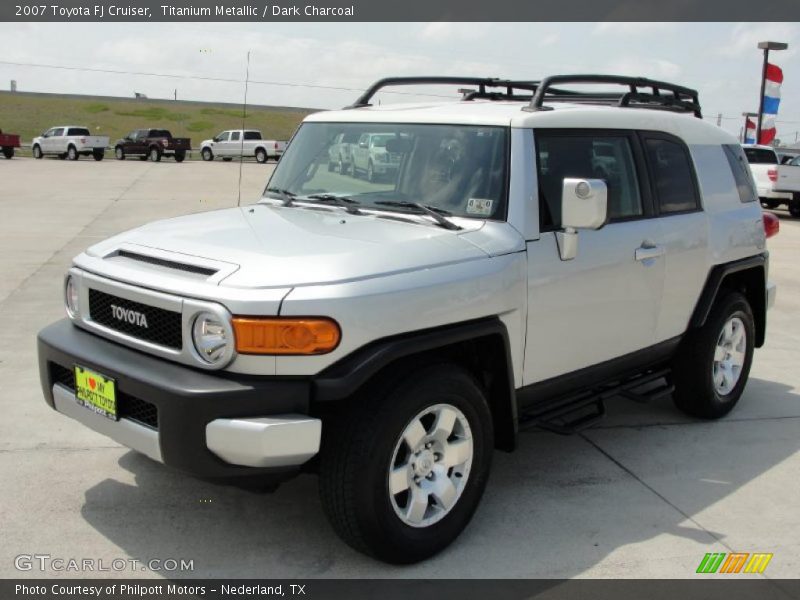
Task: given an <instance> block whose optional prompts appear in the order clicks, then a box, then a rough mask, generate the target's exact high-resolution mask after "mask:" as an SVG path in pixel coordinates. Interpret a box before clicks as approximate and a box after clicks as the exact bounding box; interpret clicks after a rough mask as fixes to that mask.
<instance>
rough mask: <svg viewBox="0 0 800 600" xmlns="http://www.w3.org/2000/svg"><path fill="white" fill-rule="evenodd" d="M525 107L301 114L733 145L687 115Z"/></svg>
mask: <svg viewBox="0 0 800 600" xmlns="http://www.w3.org/2000/svg"><path fill="white" fill-rule="evenodd" d="M527 105H528V103H527V102H520V101H510V100H471V101H458V102H429V103H416V104H385V105H382V106H368V107H364V108H355V109H345V110H335V111H323V112H317V113H314V114H312V115H309V116H308V117H306V119H305V121H306V122H338V123H342V122H373V123H428V124H434V123H442V124H458V125H495V126H504V127H518V128H537V127H541V128H545V127H546V128H561V127H563V128H595V129H596V128H603V129H640V130H653V131H663V132H666V133H672V134H673V135H676V136H678V137H680V138H681V139H683V140H684V141H685V142H686V143H689V144H712V143H713V144H732V143H738V140H737V139H736V138H735V137H733V136H732V135H730V134H729V133H727V132H725V131H723V130H722V129H720V128H719V127H716V126H715V125H712V124H711V123H706V122H705V121H703V120H702V119H697V118H695V116H694V115H692V114H690V113H674V112H669V111H665V110H656V109H646V108H620V107H617V106H604V105H587V104H569V103H565V102H552V103H545V107H546V108H547V110H540V111H536V112H527V111H524V110H522V109H523V107H525V106H527Z"/></svg>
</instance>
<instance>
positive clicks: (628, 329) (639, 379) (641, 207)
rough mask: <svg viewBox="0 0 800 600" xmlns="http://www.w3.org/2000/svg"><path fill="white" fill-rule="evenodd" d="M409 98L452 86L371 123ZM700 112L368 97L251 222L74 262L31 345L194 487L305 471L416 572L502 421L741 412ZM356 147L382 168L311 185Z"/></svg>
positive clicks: (527, 94)
mask: <svg viewBox="0 0 800 600" xmlns="http://www.w3.org/2000/svg"><path fill="white" fill-rule="evenodd" d="M410 84H426V85H427V84H438V85H444V84H453V85H456V86H460V87H463V86H470V91H467V92H464V96H463V98H462V99H461V100H460V101H455V102H450V103H436V104H433V103H425V104H413V105H400V106H398V105H394V106H391V107H388V106H373V105H372V104H371V99H372V98H373V96H374V95H375V94H376V93H377V92H379V91H380V90H381V89H383V88H384V87H386V86H389V85H410ZM565 86H566V87H565ZM611 86H623V87H622V90H623V91H622V92H621V93H612V92H610V91H609V88H610V87H611ZM576 88H580V89H576ZM593 89H595V90H596V89H600V91H599V92H597V91H592V90H593ZM700 116H701V115H700V106H699V102H698V96H697V92H695V91H694V90H691V89H688V88H685V87H681V86H677V85H673V84H669V83H665V82H659V81H652V80H648V79H642V78H629V77H617V76H599V75H582V76H554V77H550V78H547V79H544V80H542V81H540V82H530V81H528V82H517V81H506V80H497V79H474V78H451V77H435V78H395V79H386V80H382V81H379V82H378V83H376V84H374V85H373V86H372V87H371V88H370V89H369V90H367V91H366V92H365V93H364V95H363V96H362V97H361V98H359V100H358V101H357V102H356V103H355V104H354V105H352V106H350V107H348V109H345V110H341V111H332V112H321V113H316V114H313V115H311V116H309V117H307V118H306V119H305V122H304V123H303V124H302V125H301V127H300V128H299V129H298V131H297V133H296V134H295V136H294V138H293V139H292V141H291V143H290V145H289V146H288V148H287V150H286V153H285V154H284V156H283V158H282V160H281V161H280V163H279V164H278V165H277V167H276V169H275V171H274V173H273V174H272V176H271V178H270V180H269V183H268V184H267V187H266V189H265V191H264V195H263V198H262V199H261V200H260V201H259V202H258V203H256V204H253V205H250V206H244V207H240V208H231V209H227V210H221V211H216V212H209V213H205V214H195V215H191V216H185V217H181V218H177V219H170V220H166V221H160V222H156V223H153V224H150V225H146V226H144V227H141V228H138V229H135V230H132V231H129V232H127V233H123V234H121V235H118V236H116V237H112V238H110V239H108V240H106V241H103V242H101V243H99V244H96V245H94V246H92V247H91V248H89V249H88V250H86V251H85V252H84V253H82V254H80V255H78V256H77V257H76V258H75V259H74V264H73V266H72V267H71V268H70V269H69V272H68V274H67V275H66V278H65V283H64V292H65V303H66V312H67V316H68V318H67V319H65V320H63V321H60V322H57V323H55V324H53V325H51V326H49V327H47V328H46V329H44V330H43V331H42V332H41V333H40V334H39V342H38V343H39V360H40V369H41V381H42V385H43V388H44V394H45V398H46V401H47V403H48V404H49V405H50V406H51V407H53V408H54V409H55V410H57V411H59V412H61V413H63V414H65V415H67V416H69V417H71V418H73V419H76V420H78V421H80V422H81V423H83V424H84V425H86V426H88V427H90V428H92V429H94V430H96V431H98V432H100V433H103V434H105V435H107V436H109V437H111V438H113V439H114V440H116V441H118V442H120V443H121V444H124V445H125V446H128V447H130V448H133V449H134V450H137V451H139V452H142V453H144V454H146V455H147V456H149V457H151V458H153V459H154V460H156V461H160V462H163V463H165V464H167V465H171V466H173V467H176V468H178V469H182V470H184V471H187V472H189V473H192V474H195V475H198V476H201V477H206V478H214V479H226V480H228V481H231V482H244V481H248V482H250V481H253V480H254V479H257V480H259V481H260V482H261V483H262V484H263V485H272V484H274V483H276V482H279V481H282V480H285V479H288V478H289V477H291V476H292V475H294V474H296V473H298V472H301V471H307V472H314V473H318V474H319V480H320V484H319V489H320V494H321V498H322V505H323V507H324V509H325V511H326V513H327V515H328V517H329V518H330V520H331V522H332V524H333V527H334V528H335V530H336V531H337V532H338V533H339V535H340V536H341V537H342V538H343V539H344V540H345V541H346V542H347V543H349V544H350V545H352V546H353V547H354V548H357V549H358V550H361V551H363V552H365V553H368V554H370V555H372V556H375V557H377V558H379V559H382V560H385V561H390V562H397V563H407V562H413V561H418V560H421V559H424V558H426V557H428V556H431V555H432V554H434V553H436V552H437V551H439V550H441V549H442V548H444V547H446V546H447V545H448V544H449V543H450V542H452V541H453V539H455V537H456V536H457V535H458V534H459V532H461V531H462V529H464V527H465V526H466V525H467V523H468V522H469V520H470V518H471V516H472V514H473V512H474V511H475V509H476V508H477V506H478V502H479V500H480V498H481V495H482V493H483V490H484V486H485V485H486V482H487V479H488V477H489V468H490V463H491V459H492V452H493V450H494V449H495V448H498V449H502V450H507V451H510V450H513V449H514V447H515V444H516V440H517V433H518V431H519V430H520V428H522V427H528V426H538V427H544V428H547V429H551V430H554V431H558V432H561V433H569V432H572V431H575V430H577V429H580V428H582V427H586V426H588V425H590V424H592V423H594V422H595V421H596V420H597V419H598V418H600V417H601V416H602V414H603V402H604V400H605V399H607V398H609V397H611V396H614V395H623V396H631V395H634V394H636V395H637V396H639V397H647V398H653V397H655V396H663V395H665V394H672V396H673V398H674V402H675V404H676V405H677V407H678V408H679V409H681V410H682V411H684V412H686V413H688V414H689V415H692V416H695V417H699V418H706V419H713V418H718V417H722V416H723V415H725V414H727V413H728V412H729V411H730V410H731V409H732V408H733V407H734V405H735V404H736V403H737V401H738V400H739V398H740V396H741V395H742V391H743V390H744V387H745V383H746V382H747V378H748V372H749V370H750V364H751V361H752V358H753V349H754V348H756V347H760V346H761V345H762V344H763V343H764V336H765V328H766V314H767V308H768V307H769V306H770V305H771V304H772V303H773V301H774V298H775V287H774V285H772V284H771V283H768V279H767V265H768V255H767V250H766V237H767V234H766V232H765V226H764V222H763V220H762V219H763V216H762V210H761V206H760V204H759V202H758V201H757V194H756V191H755V187H754V183H753V180H752V177H751V175H750V171H749V169H748V163H747V159H746V157H745V155H744V153H743V152H742V148H741V146H740V145H739V144H738V143H737V141H736V139H735V138H733V137H732V136H730V135H729V134H727V133H725V132H724V131H723V130H721V129H719V128H717V127H715V126H713V125H711V124H708V123H705V122H704V121H703V120H702V119H701V118H695V117H700ZM374 134H380V136H381V137H382V140H381V144H382V145H384V146H385V151H386V152H387V153H389V154H390V155H396V156H397V163H398V167H397V169H396V170H395V171H394V172H393V173H391V175H390V174H388V173H387V174H386V176H385V177H383V178H382V179H381V180H379V181H378V180H375V181H369V180H367V179H362V178H355V177H352V176H350V175H348V174H347V173H342V172H341V170H333V171H332V170H329V169H328V164H329V162H330V153H329V147H330V145H331V144H335V143H339V142H341V140H342V139H345V138H348V139H360V138H362V137H364V136H373V135H374ZM772 231H773V229H772V225H771V226H770V232H772ZM643 390H647V391H643Z"/></svg>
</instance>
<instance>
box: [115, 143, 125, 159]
mask: <svg viewBox="0 0 800 600" xmlns="http://www.w3.org/2000/svg"><path fill="white" fill-rule="evenodd" d="M114 156H115V157H116V158H117V160H125V150H123V149H122V146H117V147H116V148H114Z"/></svg>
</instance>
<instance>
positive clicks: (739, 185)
mask: <svg viewBox="0 0 800 600" xmlns="http://www.w3.org/2000/svg"><path fill="white" fill-rule="evenodd" d="M722 150H723V151H724V152H725V158H727V159H728V165H730V167H731V174H732V175H733V179H734V181H735V182H736V191H737V192H738V193H739V200H741V201H742V202H755V201H756V196H757V194H756V190H755V186H754V184H753V176H752V174H751V173H750V166H749V165H748V164H747V157H746V156H745V154H744V152H743V151H742V147H741V146H739V145H738V144H723V145H722Z"/></svg>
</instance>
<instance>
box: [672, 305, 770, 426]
mask: <svg viewBox="0 0 800 600" xmlns="http://www.w3.org/2000/svg"><path fill="white" fill-rule="evenodd" d="M723 291H724V290H721V291H720V293H722V292H723ZM741 336H743V338H742V337H741ZM733 341H735V343H733V344H732V345H731V344H730V343H729V342H733ZM754 341H755V325H754V321H753V311H752V309H751V308H750V304H749V303H748V301H747V298H745V297H744V296H743V295H742V294H740V293H739V292H729V293H728V294H727V295H724V296H719V298H718V300H717V301H716V302H715V304H714V306H713V307H712V309H711V312H710V313H709V315H708V318H707V319H706V323H705V325H703V326H702V327H701V328H699V329H695V330H693V331H691V332H690V333H689V334H688V335H687V336H686V338H684V341H683V342H682V343H681V346H680V348H679V350H678V354H677V356H676V358H675V359H674V361H673V366H672V375H673V380H674V383H675V394H674V400H675V405H676V406H677V407H678V408H679V409H680V410H682V411H683V412H685V413H686V414H689V415H691V416H693V417H700V418H702V419H719V418H720V417H724V416H725V415H727V414H728V413H729V412H730V411H731V410H732V409H733V407H734V406H736V403H737V402H738V401H739V398H740V397H741V395H742V392H743V391H744V388H745V385H746V384H747V377H748V375H749V374H750V365H751V364H752V362H753V348H754ZM721 356H724V357H726V358H730V359H731V362H728V363H727V364H728V368H725V367H724V364H725V363H726V361H725V360H720V357H721ZM737 357H738V360H737ZM732 365H733V366H732ZM735 365H738V367H737V366H735ZM726 374H728V375H726Z"/></svg>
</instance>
